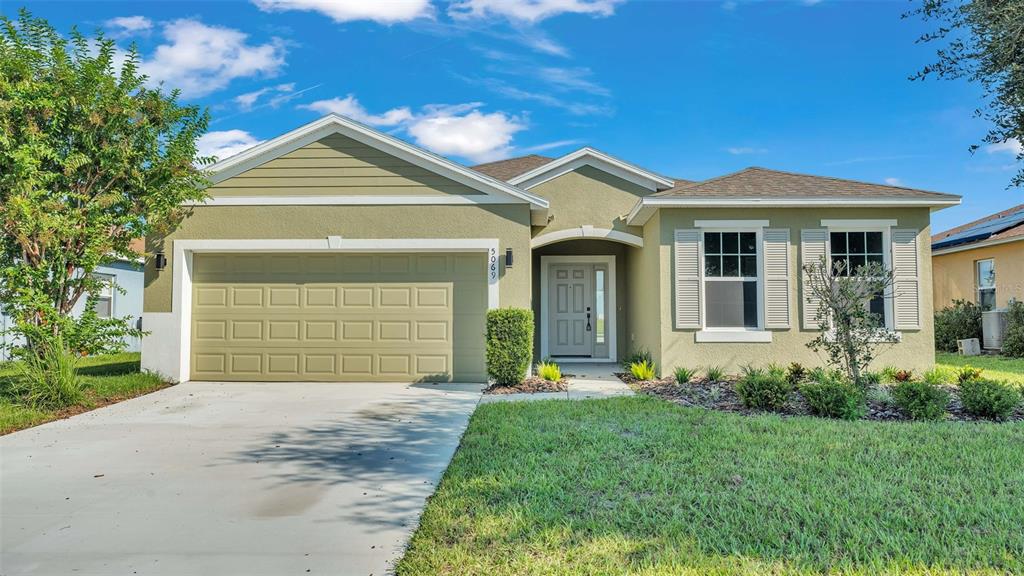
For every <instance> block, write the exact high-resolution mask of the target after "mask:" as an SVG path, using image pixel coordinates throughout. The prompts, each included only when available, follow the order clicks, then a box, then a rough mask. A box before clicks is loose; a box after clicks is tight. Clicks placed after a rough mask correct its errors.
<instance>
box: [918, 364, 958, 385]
mask: <svg viewBox="0 0 1024 576" xmlns="http://www.w3.org/2000/svg"><path fill="white" fill-rule="evenodd" d="M953 378H954V375H953V373H952V372H951V371H950V370H949V369H948V368H943V367H942V366H936V367H934V368H932V369H931V370H927V371H925V373H924V374H923V375H922V376H921V379H922V380H924V381H925V382H927V383H929V384H933V385H935V386H941V385H943V384H949V383H951V382H952V381H953Z"/></svg>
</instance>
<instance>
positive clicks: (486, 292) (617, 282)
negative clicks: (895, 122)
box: [143, 115, 960, 382]
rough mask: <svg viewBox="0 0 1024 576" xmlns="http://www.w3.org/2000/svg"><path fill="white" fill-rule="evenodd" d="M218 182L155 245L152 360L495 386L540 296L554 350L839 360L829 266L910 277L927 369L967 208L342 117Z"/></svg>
mask: <svg viewBox="0 0 1024 576" xmlns="http://www.w3.org/2000/svg"><path fill="white" fill-rule="evenodd" d="M212 172H213V174H212V177H211V180H212V185H211V187H210V188H209V190H208V191H209V193H210V196H211V198H210V199H209V200H208V201H206V202H205V203H204V204H203V205H198V206H195V207H194V208H193V211H192V214H191V215H190V216H189V217H188V218H186V219H185V220H184V221H183V222H182V224H181V225H180V227H179V228H178V229H177V230H176V231H175V232H173V233H172V234H170V235H169V236H167V237H163V238H161V237H152V238H150V239H149V251H150V252H153V253H158V256H159V257H160V258H162V257H166V259H167V264H166V267H165V268H163V269H162V270H158V269H156V267H155V266H154V265H153V263H152V262H150V263H149V264H147V268H146V299H145V306H146V309H145V312H144V314H143V328H144V329H145V330H148V331H151V335H150V336H148V337H147V338H145V339H144V341H143V366H144V367H145V368H147V369H151V370H156V371H159V372H162V373H164V374H166V375H168V376H170V377H172V378H175V379H178V380H189V379H191V380H278V381H295V380H327V381H329V380H356V381H358V380H376V381H386V380H392V381H416V380H434V379H437V380H456V381H470V382H473V381H476V382H480V381H484V380H485V379H486V370H485V363H484V339H483V334H484V317H485V312H486V310H487V309H488V308H495V307H506V306H515V307H523V308H532V309H533V311H534V313H535V317H536V325H537V338H536V344H535V346H536V351H535V352H536V356H537V357H538V358H543V357H552V358H554V359H556V360H557V361H560V362H573V361H615V360H618V359H621V358H622V357H623V356H624V355H626V354H627V353H629V351H630V350H633V349H640V348H643V349H646V350H649V351H650V352H651V353H652V354H653V356H654V358H655V360H656V361H657V362H658V364H659V365H660V366H663V367H665V368H666V369H668V368H670V367H672V366H673V365H677V364H680V365H687V366H693V367H696V366H706V365H711V364H716V365H722V366H724V367H727V368H729V369H736V368H737V367H739V366H740V365H743V364H747V363H751V364H755V365H763V364H766V363H769V362H778V363H788V362H790V361H797V362H802V363H805V364H820V363H822V360H823V358H821V357H820V356H819V355H817V354H816V353H814V352H812V351H811V350H809V349H808V348H807V347H806V346H805V344H806V343H807V342H809V341H810V340H811V339H812V338H813V337H814V336H815V335H816V333H817V331H818V326H817V325H816V323H815V319H814V316H815V310H814V307H813V306H807V305H805V304H804V303H803V302H802V298H801V294H802V293H803V292H804V285H803V280H802V279H801V272H800V270H801V268H800V265H801V264H802V263H804V262H808V261H817V260H818V259H819V258H832V259H840V258H841V259H848V260H849V261H850V262H851V263H854V264H857V263H859V262H866V261H873V260H879V261H881V262H884V263H887V264H890V265H892V266H893V267H894V269H895V271H896V275H897V290H896V293H895V297H894V298H890V299H886V300H885V301H884V302H883V303H882V306H881V310H880V311H881V312H882V313H883V314H884V316H885V322H886V325H887V326H888V327H890V328H891V329H893V330H894V331H895V332H896V333H897V335H898V336H897V337H898V338H899V342H898V343H896V344H895V345H893V346H891V347H887V348H886V349H885V350H884V351H883V352H882V355H881V357H880V358H879V362H883V363H885V364H895V365H900V366H902V367H906V368H914V369H921V368H925V367H928V366H930V365H931V364H932V363H933V359H934V351H933V331H932V295H931V260H930V258H929V257H928V256H929V246H928V240H929V238H930V236H931V234H930V231H929V223H930V220H929V215H930V212H931V211H932V210H936V209H940V208H942V207H946V206H952V205H955V204H958V203H959V201H960V200H959V197H957V196H952V195H947V194H938V193H932V192H924V191H920V190H913V189H909V188H900V187H893V186H883V185H878V184H868V183H864V182H854V181H850V180H840V179H836V178H824V177H817V176H807V175H802V174H792V173H787V172H779V171H773V170H766V169H762V168H750V169H746V170H742V171H740V172H737V173H735V174H729V175H726V176H722V177H719V178H713V179H710V180H706V181H703V182H688V181H685V180H677V179H673V178H667V177H665V176H662V175H659V174H656V173H654V172H651V171H650V170H646V169H644V168H641V167H639V166H637V165H635V164H632V163H630V162H628V161H625V160H623V159H620V158H615V157H612V156H609V155H607V154H604V153H602V152H599V151H597V150H593V149H590V148H584V149H582V150H578V151H576V152H573V153H571V154H568V155H565V156H562V157H560V158H554V159H552V158H545V157H541V156H527V157H523V158H515V159H511V160H505V161H501V162H493V163H489V164H484V165H480V166H476V167H475V168H467V167H464V166H462V165H459V164H457V163H455V162H452V161H450V160H447V159H445V158H442V157H440V156H437V155H435V154H432V153H430V152H427V151H425V150H422V149H419V148H417V147H415V146H413V145H411V144H408V143H406V142H404V141H402V140H399V139H397V138H395V137H393V136H390V135H387V134H384V133H381V132H378V131H376V130H373V129H371V128H368V127H366V126H363V125H361V124H358V123H356V122H353V121H351V120H348V119H346V118H342V117H339V116H335V115H330V116H326V117H324V118H321V119H319V120H317V121H315V122H312V123H310V124H308V125H306V126H303V127H301V128H298V129H297V130H294V131H292V132H289V133H287V134H285V135H283V136H280V137H278V138H275V139H273V140H270V141H268V142H265V143H263V144H260V145H258V146H256V147H254V148H251V149H249V150H247V151H245V152H242V153H240V154H238V155H236V156H234V157H231V158H228V159H226V160H224V161H222V162H220V163H218V164H216V165H215V166H214V167H213V168H212ZM160 258H158V259H160ZM151 260H153V259H151ZM570 370H571V368H570Z"/></svg>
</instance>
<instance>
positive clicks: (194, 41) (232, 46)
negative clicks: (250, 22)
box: [142, 19, 285, 97]
mask: <svg viewBox="0 0 1024 576" xmlns="http://www.w3.org/2000/svg"><path fill="white" fill-rule="evenodd" d="M162 33H163V37H164V39H165V40H166V43H164V44H161V45H160V46H157V48H156V51H155V52H154V53H153V57H152V58H149V59H144V60H143V62H142V71H143V72H144V73H145V74H147V75H149V77H150V79H151V80H152V81H154V82H161V81H162V82H164V84H165V86H166V87H167V88H168V89H173V88H179V89H181V93H182V95H183V96H185V97H199V96H205V95H206V94H209V93H211V92H216V91H217V90H221V89H223V88H225V87H226V86H227V85H228V84H229V83H230V82H231V81H232V80H234V79H236V78H248V77H254V76H273V75H274V74H276V73H277V72H278V71H279V70H280V69H281V67H282V66H284V53H285V50H284V46H283V45H282V42H281V41H280V40H278V39H276V38H275V39H273V40H272V41H271V42H268V43H266V44H258V45H256V44H250V43H248V38H249V36H248V34H245V33H243V32H240V31H238V30H235V29H232V28H224V27H220V26H207V25H206V24H203V23H202V22H199V21H198V20H191V19H180V20H174V21H172V22H168V23H167V24H165V25H164V27H163V31H162Z"/></svg>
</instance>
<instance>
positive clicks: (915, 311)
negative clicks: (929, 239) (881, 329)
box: [892, 230, 921, 330]
mask: <svg viewBox="0 0 1024 576" xmlns="http://www.w3.org/2000/svg"><path fill="white" fill-rule="evenodd" d="M892 270H893V279H894V281H895V282H894V284H893V302H892V308H893V316H894V320H895V325H894V328H895V329H896V330H919V329H920V328H921V295H920V291H921V288H920V281H919V280H918V265H917V230H893V231H892Z"/></svg>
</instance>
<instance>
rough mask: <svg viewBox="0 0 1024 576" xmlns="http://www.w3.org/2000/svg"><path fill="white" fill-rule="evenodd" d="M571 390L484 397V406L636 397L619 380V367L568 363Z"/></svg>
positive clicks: (566, 366) (488, 395) (567, 372)
mask: <svg viewBox="0 0 1024 576" xmlns="http://www.w3.org/2000/svg"><path fill="white" fill-rule="evenodd" d="M562 370H563V372H564V376H565V379H566V380H568V381H569V389H568V390H567V391H565V392H538V393H535V394H484V395H483V396H482V397H481V398H480V402H481V403H482V404H486V403H489V402H519V401H524V400H587V399H600V398H614V397H616V396H632V395H633V391H632V390H631V389H630V388H629V386H627V385H626V383H625V382H623V381H622V380H619V378H618V376H616V375H615V371H616V370H619V366H618V365H616V364H565V365H563V366H562Z"/></svg>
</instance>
